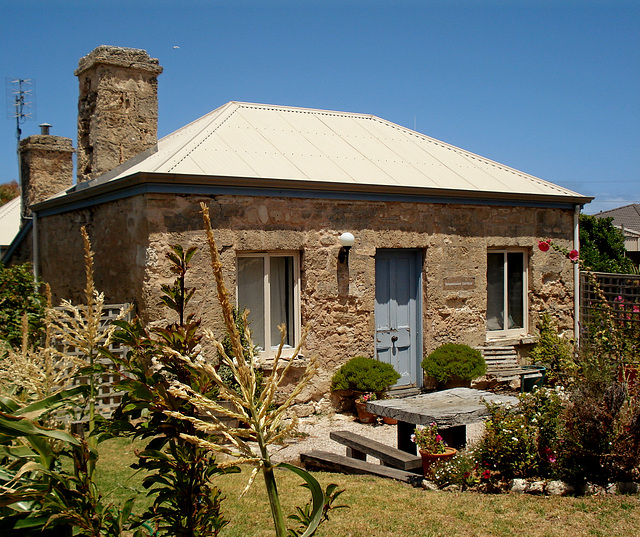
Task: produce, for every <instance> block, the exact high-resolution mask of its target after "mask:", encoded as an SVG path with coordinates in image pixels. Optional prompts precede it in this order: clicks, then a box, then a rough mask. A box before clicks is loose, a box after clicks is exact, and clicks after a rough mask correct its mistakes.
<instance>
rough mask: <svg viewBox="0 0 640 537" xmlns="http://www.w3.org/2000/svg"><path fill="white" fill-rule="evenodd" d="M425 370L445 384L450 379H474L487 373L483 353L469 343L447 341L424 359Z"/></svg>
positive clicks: (423, 366)
mask: <svg viewBox="0 0 640 537" xmlns="http://www.w3.org/2000/svg"><path fill="white" fill-rule="evenodd" d="M421 365H422V369H423V370H424V372H425V373H426V374H427V375H429V376H430V377H433V378H434V379H436V380H437V381H438V382H439V383H441V384H443V383H445V382H447V381H448V380H449V379H461V380H473V379H475V378H478V377H480V376H482V375H484V374H485V372H486V370H487V365H486V364H485V361H484V358H483V357H482V353H481V352H480V351H479V350H476V349H472V348H471V347H469V345H459V344H456V343H445V344H444V345H442V346H441V347H438V348H437V349H436V350H435V351H433V352H432V353H430V354H428V355H427V356H425V358H424V359H423V360H422V364H421Z"/></svg>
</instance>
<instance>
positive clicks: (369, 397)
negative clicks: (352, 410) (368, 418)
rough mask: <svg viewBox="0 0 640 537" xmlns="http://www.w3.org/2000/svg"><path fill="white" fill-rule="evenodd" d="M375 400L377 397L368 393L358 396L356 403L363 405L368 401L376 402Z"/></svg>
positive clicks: (374, 393)
mask: <svg viewBox="0 0 640 537" xmlns="http://www.w3.org/2000/svg"><path fill="white" fill-rule="evenodd" d="M377 399H378V396H377V395H376V392H368V393H363V394H362V395H359V396H358V397H357V398H356V403H362V404H363V405H364V404H366V403H368V402H369V401H377Z"/></svg>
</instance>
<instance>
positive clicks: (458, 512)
mask: <svg viewBox="0 0 640 537" xmlns="http://www.w3.org/2000/svg"><path fill="white" fill-rule="evenodd" d="M100 453H101V461H100V463H99V465H98V480H99V483H100V486H101V488H102V490H103V491H105V492H108V491H112V490H113V491H114V492H113V494H112V495H110V497H113V498H114V499H115V500H118V501H121V500H122V499H123V498H125V497H127V496H130V495H132V494H137V495H139V496H140V500H139V502H138V504H137V505H138V508H137V509H136V511H138V512H139V511H140V510H142V509H143V508H144V505H145V502H147V501H148V500H147V499H146V498H145V497H144V492H142V490H141V487H140V482H141V480H142V479H141V476H140V475H135V473H134V471H133V470H131V469H130V468H128V466H129V464H131V462H133V461H134V460H135V455H134V448H133V446H132V445H131V444H130V443H129V442H128V441H126V440H123V439H115V440H110V441H108V442H105V443H103V444H101V446H100ZM314 475H315V476H316V478H317V479H318V480H319V481H320V482H321V483H322V485H323V487H325V486H326V485H327V484H329V483H337V484H339V485H340V487H341V488H344V489H346V492H345V493H344V494H343V495H342V496H340V498H339V502H338V503H344V504H347V505H349V508H348V509H339V510H336V511H335V512H333V513H332V514H331V518H330V520H329V521H328V522H325V523H324V525H323V526H321V528H320V529H319V530H318V532H317V534H316V535H317V537H329V536H331V537H378V536H379V537H396V536H397V537H413V536H424V537H427V536H429V537H440V536H442V537H454V536H465V537H467V536H468V537H471V536H474V537H484V536H502V537H507V536H520V537H581V536H594V537H597V536H603V537H604V536H607V537H610V536H625V537H627V536H632V535H640V529H639V528H640V497H638V496H606V497H605V496H597V497H583V498H558V497H535V496H529V495H516V494H501V495H484V494H477V493H472V492H464V493H454V492H429V491H424V490H422V489H416V488H413V487H410V486H408V485H405V484H403V483H399V482H395V481H391V480H386V479H379V478H375V477H369V476H347V475H342V474H331V473H323V472H317V473H315V474H314ZM248 476H249V472H248V471H247V470H246V469H245V470H243V472H242V473H240V474H230V475H226V476H222V477H220V478H218V480H217V484H218V486H219V487H220V489H221V490H222V491H223V493H224V494H225V495H226V499H225V500H224V502H223V504H222V509H223V513H224V514H225V516H226V518H227V519H229V521H230V524H229V525H228V526H227V527H226V528H225V530H224V531H223V535H224V536H225V537H254V536H255V537H262V536H264V537H266V536H273V527H272V524H271V518H270V511H269V506H268V502H267V498H266V494H265V491H264V485H263V482H262V481H261V480H260V478H258V479H257V480H256V482H255V484H254V485H253V487H252V488H251V489H250V490H249V492H248V493H247V494H246V495H245V496H244V497H243V498H239V495H240V493H241V492H242V490H243V489H244V487H245V486H246V483H247V479H248ZM278 479H279V481H278V487H279V491H280V494H281V496H282V499H283V504H284V507H285V511H286V512H288V513H291V512H293V509H294V506H295V505H296V504H302V503H305V502H306V501H307V494H308V493H307V491H306V490H305V489H303V488H301V487H299V486H298V485H299V484H300V479H299V478H298V477H296V476H294V475H293V474H292V473H291V472H287V471H281V472H280V473H279V475H278Z"/></svg>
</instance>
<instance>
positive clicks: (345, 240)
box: [338, 232, 356, 265]
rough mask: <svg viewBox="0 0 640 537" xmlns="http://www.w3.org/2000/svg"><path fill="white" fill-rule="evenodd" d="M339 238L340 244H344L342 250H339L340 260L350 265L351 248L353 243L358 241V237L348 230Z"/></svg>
mask: <svg viewBox="0 0 640 537" xmlns="http://www.w3.org/2000/svg"><path fill="white" fill-rule="evenodd" d="M338 240H339V241H340V246H342V248H340V252H338V261H340V263H345V264H347V265H348V264H349V250H351V247H352V246H353V243H354V242H356V239H355V237H354V236H353V235H352V234H351V233H349V232H347V233H343V234H342V235H340V238H339V239H338Z"/></svg>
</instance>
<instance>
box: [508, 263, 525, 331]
mask: <svg viewBox="0 0 640 537" xmlns="http://www.w3.org/2000/svg"><path fill="white" fill-rule="evenodd" d="M523 286H524V255H523V254H522V253H519V252H517V253H516V252H514V253H508V254H507V296H508V309H509V326H508V328H523V327H524V288H523Z"/></svg>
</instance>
